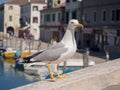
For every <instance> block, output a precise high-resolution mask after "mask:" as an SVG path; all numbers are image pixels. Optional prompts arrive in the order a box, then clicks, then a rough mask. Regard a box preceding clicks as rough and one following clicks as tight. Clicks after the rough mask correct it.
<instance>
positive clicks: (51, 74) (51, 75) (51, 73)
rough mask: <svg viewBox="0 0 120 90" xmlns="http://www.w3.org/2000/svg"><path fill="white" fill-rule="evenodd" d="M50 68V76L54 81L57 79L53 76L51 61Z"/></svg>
mask: <svg viewBox="0 0 120 90" xmlns="http://www.w3.org/2000/svg"><path fill="white" fill-rule="evenodd" d="M48 70H49V72H50V78H51V80H52V81H56V78H55V77H54V76H53V72H52V69H51V66H50V63H48Z"/></svg>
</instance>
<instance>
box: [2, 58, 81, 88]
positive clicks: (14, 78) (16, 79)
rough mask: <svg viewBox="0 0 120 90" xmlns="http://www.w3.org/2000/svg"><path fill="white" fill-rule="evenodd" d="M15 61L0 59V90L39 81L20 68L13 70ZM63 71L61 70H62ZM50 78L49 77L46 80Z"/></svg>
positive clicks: (67, 71)
mask: <svg viewBox="0 0 120 90" xmlns="http://www.w3.org/2000/svg"><path fill="white" fill-rule="evenodd" d="M14 65H15V60H13V59H5V60H4V59H3V58H2V57H0V90H10V89H12V88H16V87H20V86H23V85H26V84H30V83H34V82H37V81H40V76H39V75H34V74H28V73H26V72H24V69H23V68H22V67H20V68H14V67H13V66H14ZM81 68H82V67H69V68H67V70H66V71H65V72H64V73H69V72H71V71H74V70H79V69H81ZM62 69H63V68H62ZM48 78H50V77H49V75H48V76H47V77H46V79H48Z"/></svg>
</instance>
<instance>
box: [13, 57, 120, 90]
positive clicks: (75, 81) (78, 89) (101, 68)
mask: <svg viewBox="0 0 120 90" xmlns="http://www.w3.org/2000/svg"><path fill="white" fill-rule="evenodd" d="M119 83H120V59H118V60H113V61H109V62H106V63H101V64H97V65H95V66H92V67H88V68H86V69H82V70H78V71H74V72H71V73H69V74H68V77H67V78H65V79H58V80H57V81H56V82H51V81H50V80H45V81H40V82H36V83H33V84H29V85H25V86H22V87H18V88H14V89H12V90H103V89H105V88H106V87H109V86H112V85H117V84H119ZM108 90H109V89H108Z"/></svg>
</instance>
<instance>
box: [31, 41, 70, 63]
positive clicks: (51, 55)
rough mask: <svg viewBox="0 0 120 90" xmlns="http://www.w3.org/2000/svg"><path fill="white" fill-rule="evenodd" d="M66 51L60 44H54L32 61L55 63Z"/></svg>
mask: <svg viewBox="0 0 120 90" xmlns="http://www.w3.org/2000/svg"><path fill="white" fill-rule="evenodd" d="M67 50H68V49H67V48H65V45H64V44H62V43H56V44H55V45H53V46H51V47H49V48H48V49H47V50H45V51H43V52H42V53H41V54H39V55H37V56H35V57H34V58H33V59H34V60H35V61H38V62H39V61H55V60H57V59H59V57H60V56H61V55H62V54H63V53H65V52H66V51H67Z"/></svg>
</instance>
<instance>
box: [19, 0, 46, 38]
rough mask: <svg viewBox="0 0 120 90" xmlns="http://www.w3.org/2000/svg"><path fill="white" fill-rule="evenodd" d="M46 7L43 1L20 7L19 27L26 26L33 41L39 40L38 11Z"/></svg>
mask: <svg viewBox="0 0 120 90" xmlns="http://www.w3.org/2000/svg"><path fill="white" fill-rule="evenodd" d="M45 7H46V3H45V1H44V0H43V1H40V0H39V1H38V0H37V2H31V1H30V0H29V2H28V3H26V4H23V5H21V15H20V16H21V17H20V22H21V27H25V26H28V27H29V29H28V30H29V32H30V33H31V34H32V35H33V36H34V39H35V40H38V39H39V38H40V28H39V25H40V20H41V19H40V15H41V14H40V10H42V9H43V8H45Z"/></svg>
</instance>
